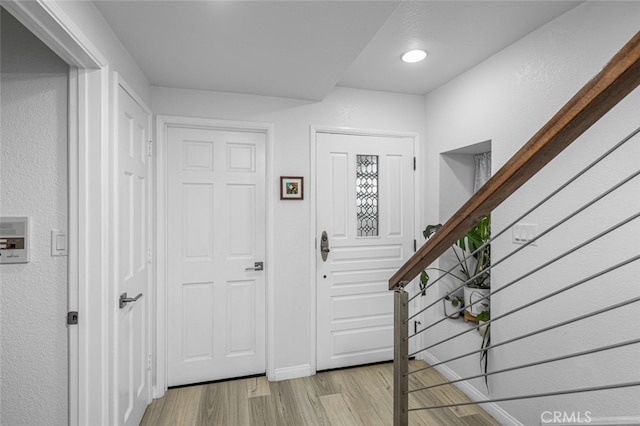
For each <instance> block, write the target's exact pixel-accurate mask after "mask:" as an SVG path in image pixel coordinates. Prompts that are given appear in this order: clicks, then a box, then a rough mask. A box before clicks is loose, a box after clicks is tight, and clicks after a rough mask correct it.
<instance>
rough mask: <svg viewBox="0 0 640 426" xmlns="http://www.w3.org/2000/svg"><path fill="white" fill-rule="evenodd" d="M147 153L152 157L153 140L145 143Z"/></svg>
mask: <svg viewBox="0 0 640 426" xmlns="http://www.w3.org/2000/svg"><path fill="white" fill-rule="evenodd" d="M147 155H148V156H149V157H152V156H153V141H149V142H148V143H147Z"/></svg>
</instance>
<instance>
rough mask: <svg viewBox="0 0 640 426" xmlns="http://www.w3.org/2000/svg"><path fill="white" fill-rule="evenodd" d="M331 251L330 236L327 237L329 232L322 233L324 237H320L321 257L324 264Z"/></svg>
mask: <svg viewBox="0 0 640 426" xmlns="http://www.w3.org/2000/svg"><path fill="white" fill-rule="evenodd" d="M330 251H331V249H330V248H329V236H328V235H327V231H322V236H321V237H320V256H321V257H322V261H323V262H326V261H327V257H328V256H329V252H330Z"/></svg>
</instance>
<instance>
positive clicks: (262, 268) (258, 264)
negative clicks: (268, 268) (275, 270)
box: [244, 262, 264, 271]
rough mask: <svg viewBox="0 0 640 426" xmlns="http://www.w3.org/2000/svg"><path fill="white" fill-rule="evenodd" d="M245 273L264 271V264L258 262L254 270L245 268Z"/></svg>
mask: <svg viewBox="0 0 640 426" xmlns="http://www.w3.org/2000/svg"><path fill="white" fill-rule="evenodd" d="M244 270H245V271H264V262H256V263H254V264H253V268H244Z"/></svg>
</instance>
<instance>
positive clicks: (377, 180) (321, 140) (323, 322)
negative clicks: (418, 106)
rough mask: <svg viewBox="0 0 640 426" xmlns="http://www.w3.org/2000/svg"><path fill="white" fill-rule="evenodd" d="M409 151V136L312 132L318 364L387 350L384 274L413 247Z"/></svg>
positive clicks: (351, 361) (381, 355) (389, 318)
mask: <svg viewBox="0 0 640 426" xmlns="http://www.w3.org/2000/svg"><path fill="white" fill-rule="evenodd" d="M413 156H414V146H413V138H409V137H389V136H370V135H352V134H334V133H317V136H316V185H317V187H316V190H317V193H316V197H317V198H316V200H317V204H316V205H317V222H316V223H317V229H316V237H317V256H316V263H317V276H316V285H317V369H318V370H324V369H329V368H338V367H345V366H351V365H359V364H365V363H371V362H378V361H385V360H390V359H392V358H393V294H392V292H390V291H389V288H388V280H389V278H390V277H391V276H392V275H393V274H394V273H395V271H396V270H397V269H398V268H399V267H400V266H402V264H403V263H404V262H405V261H406V260H407V259H408V258H409V257H410V256H411V255H412V254H413V244H414V243H413V241H414V201H413V200H414V170H413ZM325 236H326V240H325V241H323V238H324V237H325ZM323 248H324V250H323ZM323 253H324V255H325V256H323Z"/></svg>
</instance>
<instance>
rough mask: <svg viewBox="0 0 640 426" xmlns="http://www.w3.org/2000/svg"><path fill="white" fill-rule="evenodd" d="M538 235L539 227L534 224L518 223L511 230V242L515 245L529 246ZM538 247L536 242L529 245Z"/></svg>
mask: <svg viewBox="0 0 640 426" xmlns="http://www.w3.org/2000/svg"><path fill="white" fill-rule="evenodd" d="M537 235H538V225H536V224H533V223H516V224H515V225H513V228H511V242H512V243H513V244H527V243H528V242H529V241H531V240H533V239H534V238H535V237H536V236H537ZM529 245H530V246H535V245H537V244H536V242H533V243H531V244H529Z"/></svg>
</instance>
